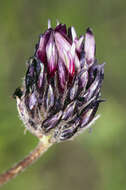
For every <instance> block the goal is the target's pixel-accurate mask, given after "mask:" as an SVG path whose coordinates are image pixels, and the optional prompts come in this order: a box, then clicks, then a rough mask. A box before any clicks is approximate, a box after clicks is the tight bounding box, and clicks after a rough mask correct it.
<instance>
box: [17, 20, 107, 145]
mask: <svg viewBox="0 0 126 190" xmlns="http://www.w3.org/2000/svg"><path fill="white" fill-rule="evenodd" d="M95 51H96V45H95V38H94V35H93V32H92V30H91V29H90V28H88V29H87V30H86V33H85V35H82V36H80V37H78V36H77V34H76V31H75V29H74V27H70V28H68V29H67V28H66V25H65V24H59V23H58V24H57V26H56V27H55V28H54V29H53V28H52V27H51V25H50V22H49V24H48V29H47V30H46V31H45V32H44V33H43V34H42V35H40V37H39V41H38V43H37V45H36V47H35V52H34V55H33V56H32V57H30V58H29V60H28V64H27V72H26V75H25V79H24V82H23V85H22V88H21V89H19V88H18V89H16V91H15V93H14V96H15V97H16V100H17V108H18V111H19V115H20V118H21V120H22V121H23V122H24V124H25V126H26V128H27V129H28V130H29V131H30V132H31V133H33V134H34V135H36V136H37V137H39V138H41V137H42V136H43V135H45V136H47V135H49V136H51V140H52V141H53V142H60V141H64V140H68V139H71V138H72V137H74V136H76V135H77V134H78V133H80V132H81V131H83V130H84V129H86V128H88V127H89V126H90V125H91V124H92V123H93V121H95V120H96V119H97V116H95V115H96V112H97V110H98V107H99V104H100V102H102V100H101V98H100V96H101V95H100V90H101V85H102V81H103V78H104V64H98V62H97V60H96V58H95Z"/></svg>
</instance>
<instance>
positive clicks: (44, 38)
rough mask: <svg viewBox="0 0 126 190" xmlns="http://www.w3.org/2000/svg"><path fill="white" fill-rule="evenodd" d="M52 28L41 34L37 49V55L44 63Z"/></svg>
mask: <svg viewBox="0 0 126 190" xmlns="http://www.w3.org/2000/svg"><path fill="white" fill-rule="evenodd" d="M50 34H51V29H49V30H47V31H46V32H45V33H44V34H43V35H41V36H40V39H39V43H38V45H37V49H36V53H35V55H36V57H37V58H38V59H40V60H41V62H42V63H46V44H47V42H48V40H49V37H50Z"/></svg>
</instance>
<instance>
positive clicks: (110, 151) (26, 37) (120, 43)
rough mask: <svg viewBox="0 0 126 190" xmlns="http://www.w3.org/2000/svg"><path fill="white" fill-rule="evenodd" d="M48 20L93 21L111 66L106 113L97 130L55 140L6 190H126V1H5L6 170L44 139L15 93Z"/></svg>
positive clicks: (0, 11)
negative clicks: (25, 117)
mask: <svg viewBox="0 0 126 190" xmlns="http://www.w3.org/2000/svg"><path fill="white" fill-rule="evenodd" d="M48 18H50V19H51V20H52V24H53V25H54V26H55V21H56V19H58V20H59V21H61V22H62V23H66V24H67V26H70V25H73V26H75V28H76V31H77V33H78V35H81V34H83V33H84V32H85V30H86V28H87V27H88V26H90V27H92V28H93V31H94V33H95V38H96V46H97V58H98V59H99V62H100V63H102V62H103V61H105V62H107V64H106V65H105V80H104V84H103V87H102V97H103V98H106V99H107V102H105V103H103V104H101V106H100V109H99V113H100V114H101V117H100V119H99V120H98V121H97V122H96V124H95V125H94V127H93V131H92V133H89V132H88V131H86V132H85V133H83V134H82V135H80V136H79V137H77V138H76V139H75V140H74V141H71V142H66V143H61V144H57V145H54V146H53V147H52V148H51V149H50V150H48V152H47V153H46V154H45V155H44V156H43V157H41V159H39V160H38V161H37V162H36V163H35V164H34V165H32V166H31V167H30V168H28V169H27V170H26V171H25V172H24V173H23V174H21V175H19V176H18V177H16V178H15V179H13V180H12V181H11V182H9V183H8V184H6V185H5V186H4V187H2V188H1V189H3V190H17V189H18V190H28V189H30V190H53V189H55V190H59V189H60V190H65V189H69V190H82V189H84V190H101V189H102V190H126V148H125V143H126V113H125V112H126V109H125V106H126V100H125V99H126V95H125V94H126V85H125V80H126V1H123V0H120V1H119V0H77V1H76V0H73V1H72V0H63V1H60V0H52V1H51V0H50V1H49V0H37V1H35V0H22V1H21V0H0V173H1V172H3V171H5V170H6V169H8V168H9V167H11V166H12V165H13V164H14V163H16V162H17V161H19V160H21V159H22V158H23V157H24V156H25V155H27V154H28V153H29V152H30V151H31V150H32V149H33V148H34V147H35V146H36V144H37V139H36V138H35V137H33V136H32V135H31V134H30V133H29V132H28V133H27V134H26V135H24V126H23V124H22V122H21V121H20V120H19V118H18V114H17V110H16V103H15V100H13V99H12V98H11V95H12V93H13V91H14V90H15V88H16V87H18V86H20V85H21V82H22V78H23V76H24V73H25V71H26V67H25V63H26V60H27V59H28V58H29V56H31V55H32V54H33V50H34V46H35V44H36V42H37V41H38V35H39V34H40V33H42V32H43V31H44V30H45V29H46V28H47V21H48Z"/></svg>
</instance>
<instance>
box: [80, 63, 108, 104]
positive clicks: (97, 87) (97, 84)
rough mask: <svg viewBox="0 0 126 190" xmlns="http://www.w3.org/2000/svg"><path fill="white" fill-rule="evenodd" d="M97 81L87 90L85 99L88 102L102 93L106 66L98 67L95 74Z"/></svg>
mask: <svg viewBox="0 0 126 190" xmlns="http://www.w3.org/2000/svg"><path fill="white" fill-rule="evenodd" d="M94 74H95V75H96V76H95V80H94V81H93V83H92V84H91V85H90V87H89V88H88V89H87V92H86V94H85V95H84V98H85V100H86V101H88V100H89V99H90V98H91V97H92V96H94V94H95V93H96V92H97V94H98V93H99V91H100V87H101V84H102V81H103V78H104V64H102V65H97V66H96V71H95V73H94Z"/></svg>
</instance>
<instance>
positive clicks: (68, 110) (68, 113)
mask: <svg viewBox="0 0 126 190" xmlns="http://www.w3.org/2000/svg"><path fill="white" fill-rule="evenodd" d="M75 106H76V101H74V102H72V103H71V104H69V105H68V106H67V107H66V109H65V110H64V113H63V116H62V119H63V120H67V119H68V118H70V117H71V116H72V115H73V113H74V111H75Z"/></svg>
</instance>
